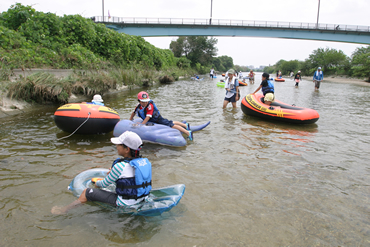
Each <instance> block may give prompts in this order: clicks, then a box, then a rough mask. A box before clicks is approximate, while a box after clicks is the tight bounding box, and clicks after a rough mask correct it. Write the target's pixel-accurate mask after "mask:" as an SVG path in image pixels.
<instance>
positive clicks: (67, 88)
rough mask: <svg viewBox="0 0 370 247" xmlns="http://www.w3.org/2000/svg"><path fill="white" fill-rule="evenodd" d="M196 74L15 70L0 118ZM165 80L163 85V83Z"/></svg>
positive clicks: (3, 90)
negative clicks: (36, 108) (40, 107)
mask: <svg viewBox="0 0 370 247" xmlns="http://www.w3.org/2000/svg"><path fill="white" fill-rule="evenodd" d="M192 72H193V71H190V70H181V69H179V68H177V67H176V68H169V69H167V70H162V71H157V70H154V69H153V70H149V69H142V70H139V69H137V68H132V69H113V70H109V71H105V70H104V71H103V70H100V71H87V70H72V69H31V70H29V69H28V70H21V69H14V70H13V71H12V75H11V76H10V77H9V79H10V80H9V81H2V82H0V118H1V117H6V116H9V115H15V114H18V113H20V112H22V111H23V110H26V109H27V108H31V107H33V106H35V105H43V104H59V105H61V104H65V103H73V102H81V101H86V100H90V99H91V97H92V95H94V94H102V95H103V94H107V93H117V92H120V91H122V90H127V89H132V88H135V87H142V86H152V85H154V84H156V83H160V82H164V79H166V82H171V81H175V80H178V79H180V78H184V77H186V76H190V75H191V74H192ZM162 80H163V81H162Z"/></svg>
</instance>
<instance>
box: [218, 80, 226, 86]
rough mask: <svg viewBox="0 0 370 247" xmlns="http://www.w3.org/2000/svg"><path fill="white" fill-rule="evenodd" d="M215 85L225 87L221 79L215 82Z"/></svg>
mask: <svg viewBox="0 0 370 247" xmlns="http://www.w3.org/2000/svg"><path fill="white" fill-rule="evenodd" d="M217 87H225V82H222V81H219V82H217Z"/></svg>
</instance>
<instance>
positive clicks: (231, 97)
mask: <svg viewBox="0 0 370 247" xmlns="http://www.w3.org/2000/svg"><path fill="white" fill-rule="evenodd" d="M227 74H228V77H227V78H225V89H226V95H225V99H224V105H223V108H224V109H225V108H226V106H227V105H228V104H229V102H231V104H232V105H233V108H236V101H238V100H239V98H240V93H239V80H238V78H234V74H235V71H234V70H233V69H229V71H227Z"/></svg>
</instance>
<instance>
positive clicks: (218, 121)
mask: <svg viewBox="0 0 370 247" xmlns="http://www.w3.org/2000/svg"><path fill="white" fill-rule="evenodd" d="M260 77H261V76H260V74H257V81H256V83H255V84H254V85H249V86H246V87H241V92H242V96H245V95H247V94H248V93H251V92H253V91H254V90H255V89H256V88H257V87H258V85H259V83H260V81H261V79H260ZM216 82H217V80H216V79H215V80H213V81H212V80H209V79H205V80H203V81H200V82H197V81H187V80H184V81H178V82H175V83H173V84H169V85H158V86H155V87H151V88H148V89H145V90H147V91H148V93H149V95H150V97H151V98H152V99H153V100H154V101H155V102H156V104H157V106H158V107H159V109H160V111H161V113H162V115H163V116H164V117H166V118H169V119H172V120H187V121H189V122H190V123H191V124H193V125H197V124H201V123H204V122H206V121H208V120H210V121H211V124H210V125H209V126H208V127H207V128H205V129H204V130H202V131H199V132H196V133H195V134H194V141H193V142H190V141H188V145H187V146H186V147H182V148H174V147H167V146H161V145H155V144H147V145H146V146H145V147H144V148H143V150H142V154H143V155H144V156H145V157H148V158H149V160H150V161H151V162H152V164H153V183H154V187H162V186H167V185H172V184H178V183H183V184H185V185H186V191H185V195H184V197H183V198H182V200H181V202H180V204H179V205H178V206H176V207H175V208H173V209H172V210H171V211H170V212H168V213H164V214H163V215H162V216H159V217H148V218H145V217H141V216H127V215H122V214H118V213H116V212H114V211H110V210H109V209H104V208H101V207H99V206H97V205H93V204H86V205H83V206H81V207H78V208H75V209H73V210H71V211H70V212H69V213H68V214H66V215H61V216H54V215H52V214H51V213H50V210H51V208H52V207H53V206H54V205H66V204H68V203H70V202H72V201H73V200H75V198H74V197H73V195H72V193H71V192H69V191H68V190H67V186H68V184H69V183H70V181H71V180H72V178H73V177H74V176H76V175H77V174H78V173H79V172H81V171H84V170H86V169H89V168H93V167H107V168H108V167H110V165H111V163H112V161H113V160H114V159H115V158H116V157H117V153H116V149H115V146H114V145H112V144H111V143H110V137H111V136H112V133H109V134H105V135H97V136H82V135H73V136H71V137H69V138H67V139H64V140H59V141H58V138H61V137H63V136H66V135H67V133H64V132H62V131H61V130H59V129H58V128H57V127H56V125H55V124H54V121H53V114H54V111H55V110H56V108H57V106H48V107H37V109H35V110H32V111H26V112H25V113H24V114H21V115H17V116H13V117H7V118H3V119H0V126H1V129H0V140H1V141H0V179H1V182H0V193H1V194H0V220H1V221H2V224H1V225H0V241H1V242H0V246H118V245H119V246H122V244H123V246H246V245H248V246H369V245H370V187H369V186H370V164H369V160H370V151H369V150H370V128H369V120H370V117H369V116H370V112H369V110H368V109H369V108H370V100H369V97H368V95H369V94H370V87H368V86H359V85H355V84H345V83H332V82H324V83H322V85H321V88H320V90H319V91H316V92H315V91H314V85H313V83H312V81H303V82H301V83H300V86H299V88H295V87H294V82H293V81H291V80H290V79H287V81H286V82H283V83H281V82H275V91H276V98H277V99H279V100H281V101H283V102H286V103H289V104H295V105H297V106H302V107H308V108H313V109H315V110H317V111H318V112H319V114H320V119H319V120H318V121H317V122H316V123H315V124H310V125H291V124H286V123H277V122H267V121H264V120H262V119H259V118H255V117H250V116H246V115H245V114H243V112H242V111H241V108H240V101H239V102H238V104H237V105H238V108H237V109H236V110H233V109H232V108H231V105H230V104H229V106H228V108H227V109H226V110H223V109H222V102H223V98H224V93H225V92H224V89H222V88H218V87H216ZM139 91H141V90H140V89H137V90H132V91H125V92H120V93H116V94H109V95H104V97H103V98H104V100H105V103H106V105H108V106H110V107H112V108H114V109H115V110H117V111H118V112H119V114H120V116H121V118H122V119H127V118H129V116H130V113H131V111H132V110H133V108H134V107H135V105H136V104H137V101H136V95H137V93H138V92H139Z"/></svg>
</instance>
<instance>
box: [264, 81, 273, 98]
mask: <svg viewBox="0 0 370 247" xmlns="http://www.w3.org/2000/svg"><path fill="white" fill-rule="evenodd" d="M266 81H267V84H268V86H267V87H266V86H265V87H262V93H263V95H265V94H267V93H274V84H273V83H272V81H270V80H266Z"/></svg>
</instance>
